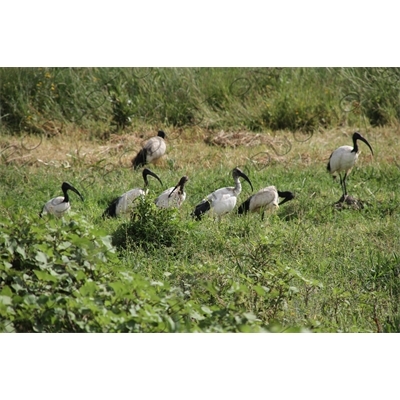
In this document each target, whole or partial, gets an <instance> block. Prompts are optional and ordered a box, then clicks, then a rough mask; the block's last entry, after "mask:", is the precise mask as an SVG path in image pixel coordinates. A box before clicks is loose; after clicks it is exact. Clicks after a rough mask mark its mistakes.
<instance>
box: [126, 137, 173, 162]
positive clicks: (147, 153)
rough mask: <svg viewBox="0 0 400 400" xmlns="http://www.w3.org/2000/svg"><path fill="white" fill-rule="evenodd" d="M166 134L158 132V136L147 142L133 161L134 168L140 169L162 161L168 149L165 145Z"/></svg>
mask: <svg viewBox="0 0 400 400" xmlns="http://www.w3.org/2000/svg"><path fill="white" fill-rule="evenodd" d="M164 139H165V132H164V131H158V135H157V136H154V137H152V138H150V139H149V140H147V141H146V142H145V143H144V145H143V146H142V148H141V150H140V151H139V152H138V153H137V154H136V156H135V157H134V158H133V159H132V166H133V168H134V169H138V168H140V167H141V166H144V165H145V164H148V163H151V162H155V161H156V160H158V159H160V158H161V157H162V156H163V155H164V154H165V151H166V149H167V145H166V144H165V141H164Z"/></svg>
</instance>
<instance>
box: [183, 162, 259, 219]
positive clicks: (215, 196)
mask: <svg viewBox="0 0 400 400" xmlns="http://www.w3.org/2000/svg"><path fill="white" fill-rule="evenodd" d="M232 177H233V180H234V181H235V186H230V187H224V188H221V189H217V190H215V191H214V192H212V193H210V194H209V195H208V196H207V197H205V198H204V199H203V201H202V202H201V203H199V204H198V205H197V206H196V208H195V209H194V211H193V212H192V214H191V215H192V217H194V218H196V219H197V220H201V218H202V216H203V214H205V213H206V212H208V211H210V212H211V213H213V214H215V215H217V217H218V218H219V219H220V218H221V216H222V215H224V214H227V213H229V212H231V211H232V210H233V209H234V208H235V205H236V200H237V197H238V196H239V194H240V192H241V191H242V184H241V183H240V180H239V178H243V179H245V180H246V181H247V182H248V183H249V184H250V186H251V190H253V185H252V183H251V181H250V179H249V178H248V176H247V175H246V174H245V173H244V172H243V171H241V170H240V169H239V168H234V169H233V170H232Z"/></svg>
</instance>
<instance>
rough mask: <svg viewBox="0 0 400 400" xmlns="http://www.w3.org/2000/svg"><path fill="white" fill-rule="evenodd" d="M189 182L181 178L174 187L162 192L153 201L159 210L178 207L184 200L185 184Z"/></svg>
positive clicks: (185, 177) (183, 177)
mask: <svg viewBox="0 0 400 400" xmlns="http://www.w3.org/2000/svg"><path fill="white" fill-rule="evenodd" d="M188 180H189V178H188V177H187V176H182V178H181V179H180V180H179V182H178V184H177V185H176V186H175V187H170V188H169V189H167V190H164V191H163V192H162V193H161V194H160V195H159V196H158V197H157V198H156V199H155V201H154V203H155V204H156V206H157V207H159V208H170V207H178V208H179V207H180V206H181V205H182V203H183V202H184V201H185V199H186V192H185V183H186V182H187V181H188Z"/></svg>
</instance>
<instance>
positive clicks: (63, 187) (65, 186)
mask: <svg viewBox="0 0 400 400" xmlns="http://www.w3.org/2000/svg"><path fill="white" fill-rule="evenodd" d="M61 190H62V191H63V193H64V200H65V201H68V193H67V192H68V190H72V191H73V192H75V193H76V194H77V195H78V196H79V197H80V198H81V200H82V201H84V200H83V196H82V195H81V194H80V193H79V191H78V189H76V188H74V187H73V186H72V185H71V184H70V183H68V182H63V184H62V185H61Z"/></svg>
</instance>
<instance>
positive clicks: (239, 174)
mask: <svg viewBox="0 0 400 400" xmlns="http://www.w3.org/2000/svg"><path fill="white" fill-rule="evenodd" d="M232 176H233V179H236V178H238V177H242V178H243V179H245V180H246V181H247V182H249V185H250V186H251V191H253V185H252V183H251V182H250V179H249V177H248V176H247V175H246V174H245V173H244V172H243V171H242V170H241V169H239V168H237V167H236V168H234V169H233V170H232Z"/></svg>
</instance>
